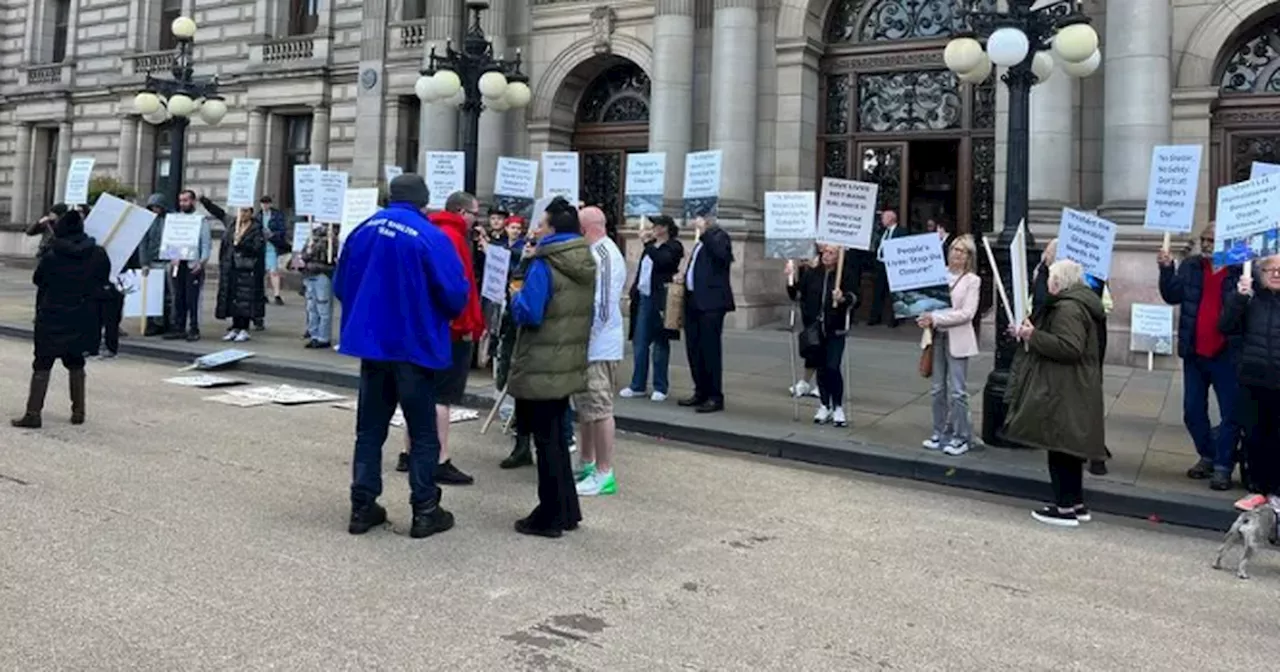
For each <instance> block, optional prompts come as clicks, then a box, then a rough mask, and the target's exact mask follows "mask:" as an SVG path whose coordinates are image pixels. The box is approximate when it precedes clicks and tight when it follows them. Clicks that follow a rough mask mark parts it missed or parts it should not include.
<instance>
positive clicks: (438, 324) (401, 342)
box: [333, 203, 471, 370]
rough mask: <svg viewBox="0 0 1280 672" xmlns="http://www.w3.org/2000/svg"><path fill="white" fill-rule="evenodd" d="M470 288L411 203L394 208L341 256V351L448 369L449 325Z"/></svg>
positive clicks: (336, 286)
mask: <svg viewBox="0 0 1280 672" xmlns="http://www.w3.org/2000/svg"><path fill="white" fill-rule="evenodd" d="M470 292H471V287H470V286H469V284H468V282H467V276H466V274H465V273H464V272H463V268H462V260H461V259H459V258H458V253H457V252H456V251H455V250H454V248H453V243H451V242H450V241H449V238H448V236H446V235H445V234H444V233H443V232H442V231H440V229H438V228H436V227H435V226H432V225H431V224H429V223H427V219H426V217H424V216H423V215H422V213H420V212H418V210H417V209H415V208H414V207H413V205H411V204H408V203H392V204H390V205H389V206H387V207H386V208H384V209H382V210H380V211H378V212H377V214H375V215H374V216H372V217H370V218H369V219H367V220H365V221H364V222H362V223H361V224H360V225H359V227H357V228H356V229H355V230H353V231H352V232H351V235H350V236H348V237H347V240H346V242H345V243H343V245H342V251H341V253H340V254H339V255H338V268H337V270H336V271H334V276H333V296H334V298H336V299H337V300H338V301H339V302H341V303H342V329H341V332H342V338H341V340H340V341H339V345H338V351H339V352H341V353H342V354H344V355H350V356H351V357H359V358H361V359H371V360H375V361H381V362H410V363H412V364H417V365H418V366H421V367H424V368H428V369H434V370H443V369H447V368H449V365H450V362H451V361H452V354H451V347H452V345H451V344H450V340H449V322H450V321H451V320H453V319H454V318H455V317H457V316H458V315H460V314H462V309H463V308H464V307H465V306H466V305H467V297H468V296H469V295H470Z"/></svg>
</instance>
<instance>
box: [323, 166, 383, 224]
mask: <svg viewBox="0 0 1280 672" xmlns="http://www.w3.org/2000/svg"><path fill="white" fill-rule="evenodd" d="M349 181H350V177H349V176H348V175H347V174H346V173H344V172H342V171H340V170H322V171H320V176H319V179H318V180H317V184H316V211H315V219H316V221H318V222H324V223H326V224H341V223H343V218H344V215H345V212H346V210H345V205H344V200H343V199H345V198H346V196H347V191H348V189H347V184H348V182H349ZM373 192H374V194H375V195H376V194H377V193H378V190H377V189H374V190H373ZM375 200H376V198H375Z"/></svg>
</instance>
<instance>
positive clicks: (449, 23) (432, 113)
mask: <svg viewBox="0 0 1280 672" xmlns="http://www.w3.org/2000/svg"><path fill="white" fill-rule="evenodd" d="M490 13H492V12H490ZM463 14H464V12H463V11H462V3H460V2H457V1H456V0H428V2H427V44H426V45H424V47H423V48H424V51H423V54H422V56H423V62H424V63H425V62H426V56H427V54H428V53H429V52H430V51H431V47H432V46H435V48H436V53H438V54H439V53H444V48H445V42H446V40H453V46H454V47H455V48H457V49H461V48H462V42H461V40H462V27H463V24H464V22H465V16H463ZM419 137H420V138H421V139H422V142H421V145H422V147H421V149H420V151H421V152H423V154H424V155H425V153H426V152H427V151H430V150H443V151H454V150H456V149H458V108H456V107H452V106H448V105H441V104H437V103H433V104H430V105H428V104H425V103H424V104H423V105H422V128H421V129H420V132H419ZM418 161H419V163H420V164H421V165H424V166H425V165H426V159H425V158H424V157H419V159H418ZM477 177H479V174H478V173H477Z"/></svg>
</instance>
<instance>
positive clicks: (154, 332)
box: [142, 327, 164, 338]
mask: <svg viewBox="0 0 1280 672" xmlns="http://www.w3.org/2000/svg"><path fill="white" fill-rule="evenodd" d="M163 335H164V329H160V328H158V327H147V328H146V329H144V330H143V331H142V337H143V338H151V337H153V336H163Z"/></svg>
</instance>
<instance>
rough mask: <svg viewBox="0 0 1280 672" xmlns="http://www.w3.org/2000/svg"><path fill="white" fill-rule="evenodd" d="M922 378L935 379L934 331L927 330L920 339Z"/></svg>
mask: <svg viewBox="0 0 1280 672" xmlns="http://www.w3.org/2000/svg"><path fill="white" fill-rule="evenodd" d="M919 369H920V377H922V378H932V377H933V330H932V329H925V330H924V335H923V336H921V337H920V366H919Z"/></svg>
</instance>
